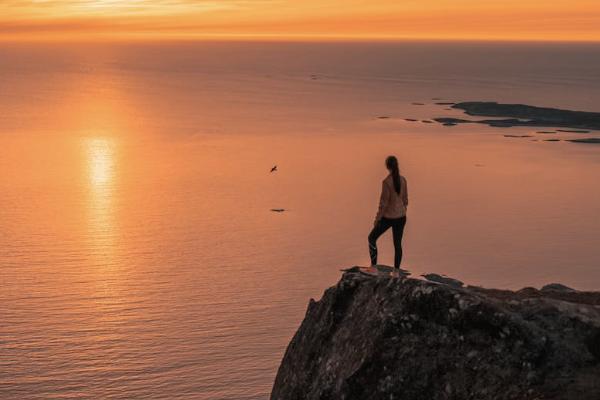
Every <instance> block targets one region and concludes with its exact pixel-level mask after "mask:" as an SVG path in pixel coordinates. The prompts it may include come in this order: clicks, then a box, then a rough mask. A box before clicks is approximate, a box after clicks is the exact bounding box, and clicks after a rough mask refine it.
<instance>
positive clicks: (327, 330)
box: [271, 273, 600, 400]
mask: <svg viewBox="0 0 600 400" xmlns="http://www.w3.org/2000/svg"><path fill="white" fill-rule="evenodd" d="M598 305H600V293H595V292H587V293H586V292H556V291H551V292H547V293H546V292H541V291H539V290H536V289H533V288H528V289H524V290H521V291H519V292H512V291H508V290H494V289H483V288H475V287H468V288H455V287H452V286H447V285H439V284H435V283H431V282H427V281H423V280H417V279H410V278H409V279H389V278H386V277H378V276H367V275H363V274H358V273H346V274H344V275H343V276H342V278H341V280H340V281H339V282H338V284H337V285H335V286H333V287H331V288H329V289H328V290H327V291H326V292H325V293H324V295H323V297H322V299H321V300H319V301H314V300H311V301H310V303H309V306H308V310H307V312H306V316H305V318H304V321H303V322H302V324H301V326H300V328H299V329H298V331H297V332H296V334H295V335H294V337H293V339H292V341H291V342H290V344H289V346H288V348H287V351H286V353H285V356H284V357H283V361H282V363H281V366H280V368H279V371H278V373H277V377H276V379H275V384H274V387H273V391H272V393H271V399H272V400H300V399H302V400H313V399H314V400H316V399H319V400H325V399H330V400H337V399H345V400H352V399H357V400H359V399H373V400H379V399H382V400H383V399H402V400H425V399H427V400H445V399H477V400H509V399H518V400H533V399H554V400H558V399H578V400H592V399H593V400H597V399H600V384H598V383H597V382H598V378H597V377H598V376H600V364H599V361H600V329H599V328H598V327H599V326H600V310H599V309H598Z"/></svg>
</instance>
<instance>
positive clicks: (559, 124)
mask: <svg viewBox="0 0 600 400" xmlns="http://www.w3.org/2000/svg"><path fill="white" fill-rule="evenodd" d="M452 108H453V109H458V110H463V111H464V112H465V114H467V115H471V116H480V117H494V118H501V119H482V120H472V119H462V118H448V117H444V118H436V119H435V121H437V122H439V123H441V124H443V125H446V126H453V125H457V124H470V123H478V124H486V125H489V126H492V127H497V128H510V127H515V126H532V127H556V128H569V130H559V131H562V132H574V133H589V131H588V130H600V113H597V112H587V111H571V110H561V109H557V108H544V107H535V106H529V105H524V104H500V103H496V102H464V103H457V104H454V105H453V106H452Z"/></svg>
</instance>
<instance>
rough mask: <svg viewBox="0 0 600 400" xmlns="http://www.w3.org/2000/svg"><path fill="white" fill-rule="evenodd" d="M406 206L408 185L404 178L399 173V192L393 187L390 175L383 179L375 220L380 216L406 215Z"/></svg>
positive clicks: (391, 217) (396, 216) (395, 216)
mask: <svg viewBox="0 0 600 400" xmlns="http://www.w3.org/2000/svg"><path fill="white" fill-rule="evenodd" d="M407 206H408V185H407V184H406V178H405V177H403V176H402V175H400V194H398V193H396V190H395V189H394V179H393V178H392V176H391V175H388V177H387V178H385V179H384V180H383V184H382V187H381V198H380V199H379V210H378V211H377V216H376V217H375V222H378V221H379V220H381V218H384V217H385V218H390V219H395V218H401V217H404V216H406V207H407Z"/></svg>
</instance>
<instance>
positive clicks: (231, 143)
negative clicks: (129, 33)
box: [0, 43, 600, 399]
mask: <svg viewBox="0 0 600 400" xmlns="http://www.w3.org/2000/svg"><path fill="white" fill-rule="evenodd" d="M434 98H440V99H444V100H449V101H462V100H498V101H510V102H520V103H528V104H535V105H542V106H556V107H564V108H571V109H582V110H590V111H600V109H598V108H599V105H600V46H596V45H585V46H584V45H530V44H518V45H514V44H513V45H507V44H466V43H463V44H457V43H402V44H398V43H396V44H393V43H388V44H382V43H380V44H375V43H356V44H340V43H337V44H335V43H321V44H307V43H294V44H286V43H187V44H174V43H172V44H160V45H158V44H156V45H149V44H147V45H142V44H136V45H133V44H118V45H117V44H112V45H109V44H95V45H75V44H72V45H50V44H47V45H26V44H6V43H4V44H2V45H0V398H2V399H67V398H90V399H99V398H120V399H131V398H156V399H159V398H165V399H264V398H267V397H268V394H269V392H270V388H271V385H272V382H273V379H274V376H275V373H276V370H277V367H278V365H279V361H280V359H281V357H282V355H283V352H284V350H285V347H286V345H287V343H288V342H289V340H290V338H291V336H292V334H293V333H294V331H295V329H296V328H297V326H298V324H299V323H300V321H301V320H302V317H303V314H304V311H305V308H306V304H307V302H308V299H309V298H310V297H319V296H320V294H321V293H322V291H323V290H324V289H325V288H327V287H328V286H330V285H331V284H333V283H335V282H336V280H337V279H338V277H339V274H340V273H339V269H340V268H342V267H346V266H351V265H355V264H366V263H367V259H368V255H367V246H366V236H367V233H368V231H369V229H370V227H371V224H372V220H373V217H374V214H375V211H376V206H377V200H378V196H379V189H380V181H381V179H383V178H384V177H385V170H384V168H383V160H384V158H385V156H387V155H388V154H396V155H397V156H398V157H399V158H400V161H401V168H402V170H403V173H404V174H405V175H406V176H407V178H408V182H409V186H410V197H411V205H410V210H409V222H408V226H407V231H406V240H405V253H406V262H405V265H406V267H407V268H408V269H411V270H412V271H413V273H414V274H415V275H418V274H421V273H425V272H438V273H445V274H448V275H451V276H455V277H458V278H460V279H463V280H465V281H466V282H468V283H471V284H478V285H485V286H495V287H503V288H520V287H523V286H528V285H534V286H540V285H542V284H545V283H549V282H556V281H558V282H562V283H564V284H567V285H571V286H574V287H577V288H580V289H589V290H600V268H598V267H599V266H600V249H599V248H598V237H599V236H600V225H599V224H598V221H599V217H600V185H598V176H599V175H600V147H598V146H593V145H577V144H573V143H568V142H547V141H544V139H548V138H550V137H558V138H565V137H573V136H576V137H582V135H581V134H558V135H554V136H552V135H541V134H536V133H535V132H534V131H531V130H529V129H525V128H518V129H513V130H511V131H505V130H502V129H494V128H488V127H483V126H464V127H455V128H445V127H441V126H439V125H437V124H425V123H421V122H416V123H415V122H407V121H405V120H404V118H417V119H428V118H432V117H436V116H446V115H452V116H456V115H460V114H459V113H458V112H456V111H448V110H445V107H444V106H439V105H434V104H433V103H434V102H435V101H434V100H432V99H434ZM414 102H418V103H424V104H425V105H424V106H417V105H413V104H412V103H414ZM378 116H390V117H391V118H389V119H377V118H376V117H378ZM506 133H511V134H514V133H521V134H532V135H533V137H531V138H523V139H511V138H505V137H504V136H503V135H504V134H506ZM585 136H586V137H588V136H589V137H600V134H599V133H595V134H590V135H585ZM536 139H537V141H534V140H536ZM275 164H277V165H278V166H279V171H278V172H277V173H274V174H270V173H269V170H270V168H271V167H272V166H273V165H275ZM271 208H286V209H288V210H289V212H286V213H282V214H276V213H272V212H270V211H269V210H270V209H271ZM381 240H382V242H381V243H382V245H381V246H382V257H383V259H382V261H383V262H386V263H390V262H391V260H392V256H393V255H392V248H391V243H389V242H390V241H391V239H390V238H389V237H388V236H385V237H383V238H382V239H381Z"/></svg>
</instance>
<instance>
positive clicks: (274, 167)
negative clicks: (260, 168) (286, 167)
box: [271, 165, 277, 173]
mask: <svg viewBox="0 0 600 400" xmlns="http://www.w3.org/2000/svg"><path fill="white" fill-rule="evenodd" d="M276 171H277V165H274V166H273V168H271V173H273V172H276Z"/></svg>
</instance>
